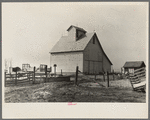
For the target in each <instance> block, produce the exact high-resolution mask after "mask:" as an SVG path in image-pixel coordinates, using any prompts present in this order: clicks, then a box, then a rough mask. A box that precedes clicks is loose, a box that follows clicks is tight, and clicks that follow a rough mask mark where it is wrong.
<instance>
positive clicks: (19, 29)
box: [2, 2, 148, 70]
mask: <svg viewBox="0 0 150 120" xmlns="http://www.w3.org/2000/svg"><path fill="white" fill-rule="evenodd" d="M147 24H148V2H147V3H146V2H145V3H144V2H143V3H138V2H135V3H131V2H130V3H124V2H121V3H114V2H113V3H102V2H98V3H96V2H93V3H91V2H89V3H85V2H82V3H77V2H75V3H72V2H68V3H64V2H63V3H59V2H55V3H53V2H47V3H44V2H41V3H38V2H34V3H2V53H3V56H2V59H3V64H4V59H11V58H12V65H13V66H19V67H21V66H22V63H29V64H31V66H37V67H38V66H39V65H40V64H41V63H43V64H47V65H48V67H49V65H50V55H49V52H50V50H51V49H52V47H53V46H54V45H55V43H56V42H57V41H58V40H59V39H60V38H61V36H62V35H66V33H67V32H66V30H67V29H68V28H69V26H70V25H77V26H78V27H82V28H84V29H85V30H86V31H87V32H93V31H94V30H95V31H96V34H97V36H98V38H99V40H100V43H101V45H102V47H103V49H104V51H105V53H106V54H107V56H108V57H109V59H110V60H111V62H112V63H113V68H114V69H116V70H117V69H119V70H120V68H121V67H122V66H123V65H124V63H125V62H126V61H139V60H141V61H145V62H146V56H147V55H146V50H147V45H146V44H147V41H148V34H147V33H148V25H147Z"/></svg>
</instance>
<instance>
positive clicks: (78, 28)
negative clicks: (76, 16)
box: [67, 25, 86, 32]
mask: <svg viewBox="0 0 150 120" xmlns="http://www.w3.org/2000/svg"><path fill="white" fill-rule="evenodd" d="M72 27H74V28H76V29H77V30H81V31H84V32H86V31H85V30H84V29H83V28H80V27H77V26H74V25H71V26H70V27H69V28H68V29H67V31H69V30H70V29H71V28H72Z"/></svg>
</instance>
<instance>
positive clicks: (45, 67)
mask: <svg viewBox="0 0 150 120" xmlns="http://www.w3.org/2000/svg"><path fill="white" fill-rule="evenodd" d="M45 75H46V78H45V81H44V82H47V65H46V66H45Z"/></svg>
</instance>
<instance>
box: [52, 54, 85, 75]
mask: <svg viewBox="0 0 150 120" xmlns="http://www.w3.org/2000/svg"><path fill="white" fill-rule="evenodd" d="M54 64H57V72H60V71H61V69H62V71H63V72H75V71H76V66H77V65H78V66H79V70H80V71H83V53H82V52H70V53H58V54H51V66H52V67H53V66H54ZM52 72H54V68H53V69H52Z"/></svg>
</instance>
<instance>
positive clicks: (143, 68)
mask: <svg viewBox="0 0 150 120" xmlns="http://www.w3.org/2000/svg"><path fill="white" fill-rule="evenodd" d="M140 70H145V67H142V68H139V69H136V70H134V72H137V71H140Z"/></svg>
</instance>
